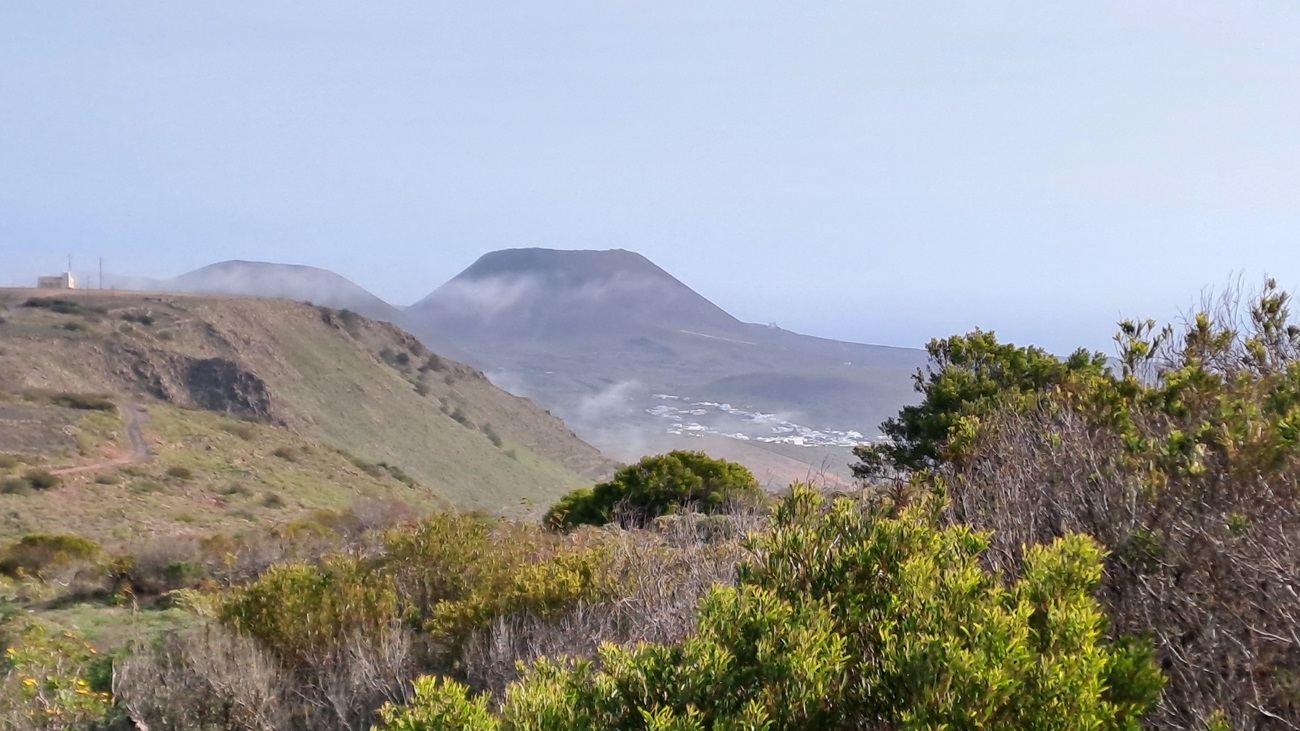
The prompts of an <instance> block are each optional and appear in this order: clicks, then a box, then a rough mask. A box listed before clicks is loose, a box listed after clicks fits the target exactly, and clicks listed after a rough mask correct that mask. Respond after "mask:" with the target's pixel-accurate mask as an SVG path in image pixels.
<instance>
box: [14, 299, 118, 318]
mask: <svg viewBox="0 0 1300 731" xmlns="http://www.w3.org/2000/svg"><path fill="white" fill-rule="evenodd" d="M22 306H23V307H32V308H37V309H45V310H50V311H51V312H57V313H59V314H60V315H102V314H104V313H105V312H107V310H105V309H104V308H103V307H99V306H96V305H86V304H83V303H81V302H78V301H77V300H71V299H65V298H62V297H31V298H28V299H27V300H26V301H25V302H23V304H22Z"/></svg>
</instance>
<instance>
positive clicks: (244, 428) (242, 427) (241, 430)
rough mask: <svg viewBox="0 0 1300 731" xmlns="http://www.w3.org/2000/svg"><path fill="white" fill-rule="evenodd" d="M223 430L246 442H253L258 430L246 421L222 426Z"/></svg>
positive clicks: (232, 422)
mask: <svg viewBox="0 0 1300 731" xmlns="http://www.w3.org/2000/svg"><path fill="white" fill-rule="evenodd" d="M221 430H222V431H224V432H226V433H228V434H233V435H235V436H237V437H239V438H240V439H243V440H244V441H246V442H251V441H253V439H254V438H255V437H256V436H257V430H256V429H255V428H254V427H253V425H252V424H249V423H248V422H246V421H231V422H227V423H225V424H222V425H221Z"/></svg>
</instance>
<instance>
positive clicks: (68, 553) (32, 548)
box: [0, 533, 100, 576]
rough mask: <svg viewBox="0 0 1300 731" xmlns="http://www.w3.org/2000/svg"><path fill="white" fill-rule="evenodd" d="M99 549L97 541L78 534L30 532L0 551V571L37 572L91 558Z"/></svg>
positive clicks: (30, 574)
mask: <svg viewBox="0 0 1300 731" xmlns="http://www.w3.org/2000/svg"><path fill="white" fill-rule="evenodd" d="M99 553H100V548H99V544H97V543H95V542H94V541H91V540H88V539H86V538H82V537H80V536H74V535H65V534H59V533H29V534H27V535H25V536H23V537H22V538H20V539H19V540H18V541H17V542H16V543H12V544H10V545H9V546H7V547H6V548H5V549H4V551H3V552H2V553H0V574H6V575H8V576H16V575H19V574H24V575H29V576H39V575H41V573H42V572H44V571H46V570H48V569H51V568H56V567H61V566H64V565H66V564H69V563H72V562H75V561H91V560H93V559H95V558H96V557H98V556H99Z"/></svg>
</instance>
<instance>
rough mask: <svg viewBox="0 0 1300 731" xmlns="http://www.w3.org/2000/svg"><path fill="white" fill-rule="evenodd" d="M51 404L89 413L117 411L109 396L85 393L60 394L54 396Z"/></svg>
mask: <svg viewBox="0 0 1300 731" xmlns="http://www.w3.org/2000/svg"><path fill="white" fill-rule="evenodd" d="M50 402H51V403H53V404H54V405H56V406H64V407H67V408H69V409H83V410H87V411H117V404H115V403H113V400H112V399H110V398H108V397H107V396H97V395H94V394H84V393H60V394H56V395H54V396H52V397H51V398H50Z"/></svg>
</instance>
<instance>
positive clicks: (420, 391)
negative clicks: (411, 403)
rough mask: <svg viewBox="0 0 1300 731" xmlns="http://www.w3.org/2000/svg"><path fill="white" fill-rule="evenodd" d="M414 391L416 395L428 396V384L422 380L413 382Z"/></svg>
mask: <svg viewBox="0 0 1300 731" xmlns="http://www.w3.org/2000/svg"><path fill="white" fill-rule="evenodd" d="M415 393H416V395H419V396H428V395H429V384H427V383H425V382H424V381H420V382H419V383H417V384H415Z"/></svg>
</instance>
